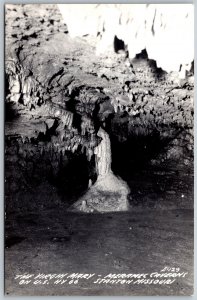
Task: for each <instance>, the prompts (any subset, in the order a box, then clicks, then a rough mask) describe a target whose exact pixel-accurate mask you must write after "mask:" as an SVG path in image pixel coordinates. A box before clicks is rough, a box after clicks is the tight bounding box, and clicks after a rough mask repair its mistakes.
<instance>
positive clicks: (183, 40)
mask: <svg viewBox="0 0 197 300" xmlns="http://www.w3.org/2000/svg"><path fill="white" fill-rule="evenodd" d="M58 7H59V9H60V12H61V14H62V16H63V19H64V22H65V23H66V24H67V26H68V30H69V33H70V35H71V37H76V36H84V35H93V36H94V37H97V36H98V38H97V54H100V53H105V52H106V51H108V50H109V49H110V50H111V51H114V50H115V51H116V52H117V51H118V48H117V47H118V46H117V47H116V45H115V44H114V43H115V39H118V40H119V41H122V46H121V49H123V50H128V52H129V57H130V58H134V57H135V55H136V54H138V53H140V52H141V51H142V50H143V49H146V51H147V53H148V57H149V58H150V59H154V60H156V62H157V66H158V67H161V68H162V69H163V70H165V71H167V72H170V71H177V72H178V71H180V70H181V76H182V77H185V72H186V70H189V69H190V68H191V63H192V61H193V60H194V12H193V5H191V4H178V5H177V4H170V5H169V4H151V5H146V4H87V5H78V4H77V5H76V4H72V5H70V4H69V5H65V4H59V5H58ZM121 49H120V50H121Z"/></svg>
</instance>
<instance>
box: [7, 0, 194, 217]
mask: <svg viewBox="0 0 197 300" xmlns="http://www.w3.org/2000/svg"><path fill="white" fill-rule="evenodd" d="M68 7H69V9H70V10H71V11H69V9H68V13H69V16H68V19H67V23H66V24H67V25H68V30H67V27H66V25H65V24H64V22H63V20H62V16H61V14H60V12H59V10H58V8H57V6H56V5H11V4H10V5H6V18H5V22H6V29H5V32H6V49H5V60H6V65H5V72H6V75H5V81H6V103H5V106H6V137H5V140H6V147H5V148H6V177H7V183H6V191H7V195H8V197H11V198H12V196H10V195H14V194H15V193H20V192H23V191H24V190H26V189H29V188H30V186H31V185H32V184H33V182H34V180H35V184H36V185H37V184H38V183H39V181H40V180H41V179H40V178H42V179H44V178H45V180H52V181H53V182H57V181H58V180H59V181H61V178H64V180H65V182H69V179H68V178H69V174H67V173H66V172H67V171H65V174H66V175H65V177H64V170H68V172H70V169H69V167H68V166H69V164H71V165H72V162H73V164H74V166H75V168H76V169H74V171H73V182H74V183H72V184H73V186H74V187H73V190H74V191H75V190H77V186H76V185H75V180H76V178H77V176H78V173H79V174H86V173H88V174H86V175H85V176H84V178H81V181H82V182H83V184H82V185H81V187H80V188H79V196H80V199H79V201H78V202H76V204H73V205H72V206H71V209H75V210H76V209H77V210H82V211H84V212H91V211H101V212H103V211H110V210H113V211H120V210H125V209H127V207H128V199H127V198H128V197H127V196H128V193H129V188H128V186H127V184H126V183H125V182H124V181H123V180H122V179H120V178H119V177H118V176H117V174H115V175H114V174H113V172H112V170H113V168H112V166H111V160H112V157H111V150H110V149H111V146H110V139H112V138H113V139H114V140H115V141H116V142H117V143H119V144H124V143H126V142H127V140H129V139H130V137H133V136H135V137H149V136H151V135H152V134H153V133H155V132H156V133H157V135H158V136H159V139H160V141H161V143H164V142H165V145H166V148H165V151H164V152H165V153H161V155H160V157H157V158H156V159H155V160H154V164H156V163H158V164H159V163H160V162H161V161H166V160H168V159H172V160H173V159H174V160H180V157H184V159H185V156H187V157H188V159H187V161H191V163H192V155H193V113H194V111H193V86H194V84H193V83H194V82H193V72H192V70H190V71H188V72H187V76H186V78H185V79H180V78H179V77H178V72H170V73H167V72H166V71H164V70H162V69H161V68H158V64H156V63H155V61H153V60H150V59H149V58H150V57H152V54H151V56H150V53H151V50H150V51H149V46H148V44H146V45H145V44H143V45H142V44H141V42H142V37H141V38H140V31H139V30H138V28H141V27H140V23H139V24H138V22H140V21H141V19H140V20H138V21H137V19H136V18H135V14H137V12H138V14H139V11H138V10H139V7H138V6H133V5H132V7H134V12H135V13H134V12H132V13H134V15H133V17H131V11H130V6H129V9H128V7H127V6H124V5H123V6H121V5H118V6H114V5H108V6H107V9H104V8H106V7H105V6H102V5H98V6H96V9H95V10H94V12H95V14H96V15H97V12H98V10H100V9H101V11H103V10H104V11H105V13H103V14H102V17H103V18H105V17H106V14H107V13H108V12H109V11H110V12H111V11H112V12H113V14H115V13H116V14H117V16H120V11H121V9H123V12H121V18H120V23H121V24H119V25H118V31H116V30H117V27H114V26H115V25H114V26H111V27H113V28H111V32H113V34H112V33H110V34H109V32H108V29H107V28H108V26H110V24H109V22H108V23H107V20H105V19H102V20H100V23H97V18H95V15H94V14H92V9H93V8H92V7H93V6H89V5H87V6H85V7H84V6H83V9H82V10H81V7H80V6H77V7H76V6H73V5H69V6H68ZM90 7H91V10H89V8H90ZM126 7H127V9H128V11H127V15H125V9H126ZM186 7H188V9H189V7H190V6H186ZM36 8H37V9H36ZM75 8H76V10H75V17H73V14H72V13H71V12H72V10H73V9H75ZM142 8H143V14H144V15H146V18H147V15H149V13H148V11H149V10H150V11H151V14H152V13H153V7H152V6H150V7H146V6H144V5H142V6H141V5H140V12H141V9H142ZM172 8H173V6H172ZM63 11H64V10H63ZM77 11H79V12H80V18H78V17H76V12H77ZM172 11H173V9H172ZM86 13H87V14H88V17H87V20H86V21H87V22H84V23H83V24H84V26H85V27H82V26H81V24H82V23H81V22H82V20H83V18H85V16H86ZM99 15H100V13H99ZM159 15H161V16H162V17H161V19H162V20H163V21H162V22H163V23H162V24H163V25H162V26H164V27H165V26H168V23H166V22H167V20H166V19H165V14H164V12H163V10H161V11H160V8H158V9H157V10H156V12H155V22H156V23H155V27H153V32H154V34H153V33H150V34H152V39H153V41H152V42H151V43H153V44H154V41H155V43H156V38H157V37H158V35H159V34H160V31H159V30H160V29H158V28H159V25H158V24H159V23H158V22H159V21H158V20H160V18H159ZM183 16H185V12H183ZM124 18H125V19H124ZM189 18H190V14H189V11H188V17H187V18H186V19H187V20H188V26H189V24H190V22H191V21H189V20H190V19H189ZM117 19H119V18H112V16H111V15H110V20H113V21H114V22H116V21H117ZM103 20H105V21H103ZM123 20H124V21H123ZM128 20H130V21H129V22H130V23H131V24H130V23H129V22H127V21H128ZM142 20H144V19H143V18H142ZM151 20H152V19H151ZM181 20H182V15H180V22H181ZM74 21H75V22H76V23H74ZM89 22H91V32H89V31H88V30H89V28H90V26H89V25H88V24H89ZM132 22H134V23H135V24H136V25H135V28H136V29H135V30H134V29H133V33H132V34H131V36H130V31H129V30H130V29H128V28H133V27H132ZM147 22H148V19H147ZM177 22H178V21H177ZM72 24H74V25H72ZM96 24H97V25H98V24H101V25H102V26H101V29H102V30H103V26H104V27H105V28H106V31H105V32H104V33H102V32H101V35H102V34H103V38H102V37H101V42H102V39H104V35H105V34H106V35H108V34H109V35H110V36H113V37H112V39H114V36H117V38H118V39H119V40H120V39H121V40H123V41H124V43H125V45H126V44H127V45H128V51H129V53H130V54H129V55H130V57H132V56H134V53H135V54H136V53H139V52H140V51H141V50H143V49H144V48H146V50H143V51H142V52H141V53H140V54H138V55H137V56H136V57H135V58H134V59H133V60H131V59H130V58H128V57H127V56H125V55H122V54H121V53H120V51H117V53H115V52H114V53H110V54H109V53H108V52H107V51H105V47H104V48H103V53H102V54H100V56H96V55H95V53H96V50H98V44H97V43H96V44H95V40H94V39H93V40H92V39H91V37H89V36H88V37H87V36H86V37H84V38H83V39H82V38H80V37H77V38H71V36H76V35H77V36H79V35H80V36H81V35H86V34H93V35H97V33H98V32H100V30H101V29H100V27H99V29H98V28H97V25H96ZM103 24H104V25H103ZM123 24H124V26H123ZM164 24H166V25H164ZM138 25H139V26H138ZM73 26H74V27H73ZM99 26H100V25H99ZM122 26H123V27H122ZM127 26H128V28H127ZM130 26H131V27H130ZM147 26H149V28H150V24H147ZM170 26H172V24H171V25H170ZM164 27H162V29H163V30H164ZM95 28H96V29H95ZM123 28H124V30H123ZM143 28H144V27H143ZM143 28H142V29H143ZM151 28H152V27H151ZM170 28H171V27H169V30H171V29H170ZM143 30H144V29H143ZM188 30H189V27H188ZM68 31H69V32H68ZM118 32H119V33H118ZM123 32H125V34H127V36H130V37H131V38H133V39H134V37H135V39H134V40H135V41H136V43H135V45H136V46H135V47H137V48H136V50H135V51H134V52H133V54H131V53H132V52H131V48H132V47H131V44H132V43H133V42H131V44H129V40H127V39H126V38H124V37H123V36H122V35H121V34H123ZM191 32H192V31H190V30H189V33H191ZM136 33H137V34H136ZM173 34H174V33H173ZM142 36H143V35H142ZM138 39H139V40H138ZM148 40H149V38H148ZM191 40H192V39H191ZM156 44H157V43H156ZM156 44H155V45H156ZM133 45H134V43H133ZM145 46H146V47H145ZM190 46H191V44H190ZM155 47H156V46H155ZM191 48H192V47H191ZM156 49H157V48H156ZM158 49H159V48H158ZM181 49H182V48H180V49H179V50H180V51H179V52H180V55H179V56H178V57H179V61H178V65H180V62H181V63H182V64H183V65H184V64H186V63H190V62H191V61H192V59H193V58H191V53H190V54H189V56H188V57H185V58H184V55H185V49H182V50H183V51H182V50H181ZM123 50H124V51H125V49H123ZM158 51H159V50H158ZM156 52H157V51H156ZM147 53H148V56H147ZM172 53H174V52H172ZM188 53H189V52H188ZM181 55H182V56H181ZM153 56H154V55H153ZM148 57H149V58H148ZM172 57H173V56H172ZM153 58H154V59H155V60H156V61H157V62H159V60H158V59H157V58H156V57H155V56H154V57H153ZM182 58H183V59H182ZM169 60H170V66H172V69H170V71H172V70H176V71H179V67H178V65H173V64H171V57H170V58H169ZM163 62H164V60H163V58H162V56H161V62H160V63H159V65H160V66H163V68H164V69H167V70H169V68H168V67H167V65H166V64H165V65H163ZM170 68H171V67H170ZM172 150H173V151H172ZM112 152H113V151H112ZM190 158H191V159H190ZM78 161H79V163H78ZM151 162H152V161H151ZM80 163H81V164H82V165H83V167H81V165H80ZM189 163H190V162H189ZM76 165H77V167H76ZM84 166H85V167H84ZM70 168H71V167H70ZM83 168H84V170H83ZM71 169H72V168H71ZM79 170H80V171H79ZM80 172H81V173H80ZM83 172H84V173H83ZM114 173H115V172H114ZM59 174H60V175H59ZM62 174H63V175H62ZM58 176H59V177H58ZM82 177H83V176H82ZM57 178H58V179H57ZM63 186H67V187H68V188H69V184H66V183H65V184H63ZM88 186H89V188H88ZM19 187H20V189H19ZM75 200H77V199H75ZM21 201H22V200H21ZM66 201H67V200H66ZM68 202H69V201H68ZM9 203H12V205H13V199H11V200H10V202H9ZM68 204H69V205H70V204H72V203H68Z"/></svg>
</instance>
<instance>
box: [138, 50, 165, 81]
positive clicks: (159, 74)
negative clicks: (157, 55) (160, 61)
mask: <svg viewBox="0 0 197 300" xmlns="http://www.w3.org/2000/svg"><path fill="white" fill-rule="evenodd" d="M140 60H141V61H143V60H144V61H146V62H147V65H148V67H149V68H150V69H151V71H152V72H153V74H154V76H155V77H156V78H157V79H158V80H159V79H161V80H162V79H163V78H164V76H165V75H166V74H167V72H166V71H164V70H163V69H162V68H158V67H157V62H156V60H154V59H149V58H148V53H147V51H146V49H143V50H142V51H141V52H140V53H138V54H136V56H135V58H134V59H133V61H140Z"/></svg>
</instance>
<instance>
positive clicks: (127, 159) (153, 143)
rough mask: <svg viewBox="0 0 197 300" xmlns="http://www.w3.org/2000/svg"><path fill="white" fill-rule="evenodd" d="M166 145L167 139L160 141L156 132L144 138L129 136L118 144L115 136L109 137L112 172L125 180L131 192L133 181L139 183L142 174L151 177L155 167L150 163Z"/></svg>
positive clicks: (143, 136) (142, 136)
mask: <svg viewBox="0 0 197 300" xmlns="http://www.w3.org/2000/svg"><path fill="white" fill-rule="evenodd" d="M168 143H169V140H167V139H166V140H161V138H160V134H159V132H157V131H155V132H153V133H152V134H150V135H146V136H145V135H141V136H140V135H138V136H137V135H133V136H130V137H129V138H128V139H127V140H126V141H125V142H119V141H118V140H117V138H116V137H115V136H111V149H112V170H113V172H114V173H115V174H116V175H118V176H120V177H121V178H122V179H123V180H125V181H126V182H127V184H128V185H129V187H130V189H131V190H132V189H133V181H135V180H138V181H139V180H140V176H143V175H142V174H143V173H144V172H146V173H147V174H149V176H151V173H152V172H153V170H154V169H155V167H153V166H152V165H151V164H150V161H151V160H152V159H155V158H157V157H158V155H159V154H161V153H162V152H164V151H165V147H166V145H167V144H168ZM137 178H138V179H137ZM142 185H143V181H142ZM141 188H142V189H143V186H142V187H141Z"/></svg>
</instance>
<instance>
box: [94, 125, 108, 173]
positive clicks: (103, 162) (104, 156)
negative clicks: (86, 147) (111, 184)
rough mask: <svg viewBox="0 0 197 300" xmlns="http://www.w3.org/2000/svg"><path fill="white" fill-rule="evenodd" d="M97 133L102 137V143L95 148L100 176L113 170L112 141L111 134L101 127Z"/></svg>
mask: <svg viewBox="0 0 197 300" xmlns="http://www.w3.org/2000/svg"><path fill="white" fill-rule="evenodd" d="M97 135H98V136H99V137H101V138H102V141H101V143H100V144H99V145H98V146H97V147H96V148H95V151H94V153H95V155H96V168H97V174H98V177H99V176H105V175H107V174H108V173H110V172H111V143H110V139H109V135H108V134H107V133H106V132H105V130H104V129H102V128H100V129H99V131H98V133H97Z"/></svg>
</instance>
